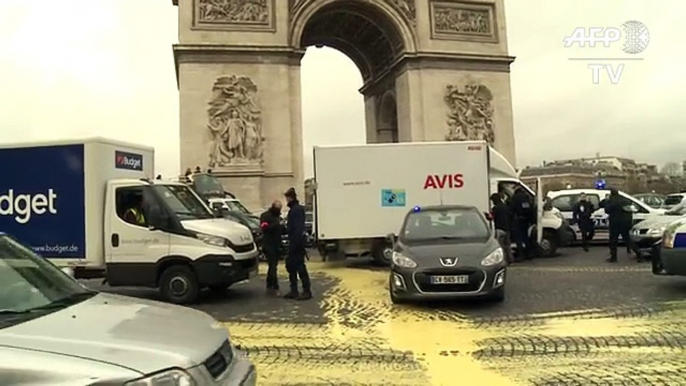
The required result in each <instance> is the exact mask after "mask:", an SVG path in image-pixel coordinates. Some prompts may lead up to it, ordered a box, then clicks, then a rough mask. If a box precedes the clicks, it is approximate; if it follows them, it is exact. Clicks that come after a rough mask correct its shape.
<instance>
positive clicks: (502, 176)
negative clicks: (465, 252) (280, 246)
mask: <svg viewBox="0 0 686 386" xmlns="http://www.w3.org/2000/svg"><path fill="white" fill-rule="evenodd" d="M314 174H315V175H314V178H315V200H314V210H315V219H314V223H315V230H316V231H315V234H316V237H317V241H318V244H319V249H320V252H321V253H322V254H324V255H325V258H326V257H327V256H335V257H338V258H341V257H350V256H354V257H361V256H369V255H371V256H372V257H373V258H374V259H375V260H377V261H378V262H380V263H388V251H389V247H390V244H389V242H388V240H387V239H386V236H387V235H388V234H391V233H393V234H395V233H397V232H398V229H400V225H401V224H402V220H403V218H404V216H405V215H406V214H407V212H408V211H409V210H410V209H411V208H413V207H414V206H420V207H421V206H427V205H440V204H446V205H451V204H459V205H472V206H475V207H476V208H478V209H479V210H481V211H482V212H487V211H488V210H489V208H490V203H489V196H490V193H492V192H501V193H502V194H504V195H505V196H506V197H508V196H511V195H512V194H513V192H514V190H515V189H516V188H517V187H520V186H521V187H523V188H524V189H525V190H526V191H527V192H528V193H529V195H531V196H532V197H533V196H535V194H534V192H533V191H532V190H531V189H530V188H529V187H527V186H526V185H524V184H522V182H521V181H520V180H519V178H518V173H517V171H516V170H515V169H514V167H512V165H511V164H510V163H509V162H508V161H507V160H506V159H505V158H504V157H503V156H502V155H501V154H499V153H498V152H496V151H495V150H494V149H492V148H490V147H489V146H488V144H487V143H486V142H482V141H464V142H414V143H393V144H368V145H348V146H316V147H315V148H314ZM539 199H540V197H539ZM540 207H542V204H541V205H540ZM537 225H539V226H540V227H541V228H542V229H543V232H542V237H541V238H542V241H541V242H540V243H539V246H540V248H541V249H542V250H543V251H542V252H543V253H544V254H546V255H552V254H554V253H555V252H556V250H557V247H558V246H559V245H564V244H566V243H567V241H568V238H569V235H570V234H571V229H570V228H569V224H567V223H566V222H565V221H563V219H562V216H561V215H560V213H559V211H555V210H549V211H544V212H543V213H541V214H540V215H539V224H537ZM530 235H531V238H532V240H535V239H536V238H537V226H536V225H533V226H532V227H531V230H530Z"/></svg>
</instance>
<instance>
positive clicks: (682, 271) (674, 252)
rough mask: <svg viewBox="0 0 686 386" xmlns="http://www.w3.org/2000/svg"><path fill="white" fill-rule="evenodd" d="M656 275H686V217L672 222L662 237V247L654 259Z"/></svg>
mask: <svg viewBox="0 0 686 386" xmlns="http://www.w3.org/2000/svg"><path fill="white" fill-rule="evenodd" d="M653 273H654V274H655V275H671V276H686V219H684V218H681V219H679V220H677V221H674V222H673V223H671V224H670V225H669V226H668V227H667V228H666V229H665V233H664V236H663V238H662V247H661V248H659V249H658V253H657V256H656V257H655V258H654V259H653Z"/></svg>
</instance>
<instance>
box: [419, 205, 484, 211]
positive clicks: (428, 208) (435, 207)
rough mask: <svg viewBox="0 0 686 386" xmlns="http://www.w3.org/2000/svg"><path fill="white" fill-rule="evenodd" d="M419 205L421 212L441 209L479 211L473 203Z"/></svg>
mask: <svg viewBox="0 0 686 386" xmlns="http://www.w3.org/2000/svg"><path fill="white" fill-rule="evenodd" d="M417 207H419V211H420V212H426V211H439V210H476V211H477V212H478V209H477V208H476V207H475V206H471V205H427V206H421V205H417Z"/></svg>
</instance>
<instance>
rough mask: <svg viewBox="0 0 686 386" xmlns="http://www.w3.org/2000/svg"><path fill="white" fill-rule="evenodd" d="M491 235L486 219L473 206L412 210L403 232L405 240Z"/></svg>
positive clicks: (484, 236)
mask: <svg viewBox="0 0 686 386" xmlns="http://www.w3.org/2000/svg"><path fill="white" fill-rule="evenodd" d="M489 235H490V231H489V229H488V225H487V224H486V221H484V219H483V218H482V216H481V215H480V214H479V212H478V211H477V210H476V209H472V208H459V209H455V208H450V209H430V210H426V211H418V212H411V213H410V214H408V215H407V217H406V218H405V223H404V224H403V229H402V232H401V236H402V238H403V239H404V240H405V241H422V240H436V239H445V240H449V239H474V238H478V239H481V238H486V237H488V236H489Z"/></svg>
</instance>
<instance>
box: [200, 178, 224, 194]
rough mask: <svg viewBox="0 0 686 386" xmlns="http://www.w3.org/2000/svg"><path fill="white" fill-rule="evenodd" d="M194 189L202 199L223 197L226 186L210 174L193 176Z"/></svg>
mask: <svg viewBox="0 0 686 386" xmlns="http://www.w3.org/2000/svg"><path fill="white" fill-rule="evenodd" d="M193 189H195V191H196V193H198V194H199V195H200V196H201V197H205V198H207V197H223V196H224V186H223V185H222V183H221V182H220V181H219V179H218V178H217V177H215V176H212V175H209V174H195V175H193Z"/></svg>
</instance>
